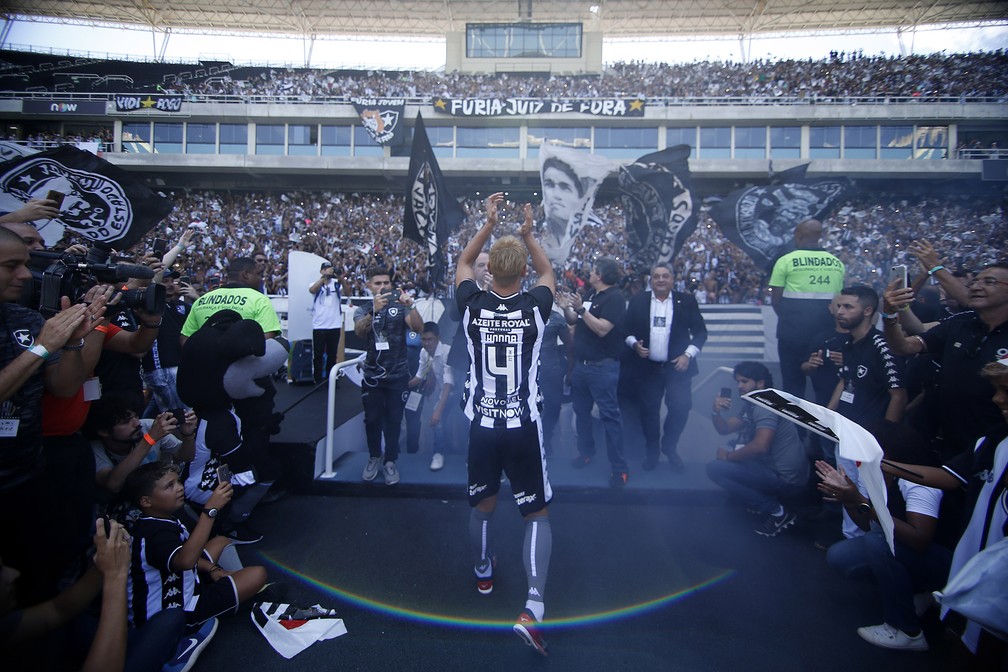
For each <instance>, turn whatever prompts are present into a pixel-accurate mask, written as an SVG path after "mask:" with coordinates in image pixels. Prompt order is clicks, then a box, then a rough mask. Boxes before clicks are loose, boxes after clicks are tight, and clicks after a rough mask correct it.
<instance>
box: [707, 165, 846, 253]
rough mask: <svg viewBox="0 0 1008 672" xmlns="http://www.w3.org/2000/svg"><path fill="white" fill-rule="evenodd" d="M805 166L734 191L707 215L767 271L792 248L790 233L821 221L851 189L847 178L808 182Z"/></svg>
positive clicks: (792, 236)
mask: <svg viewBox="0 0 1008 672" xmlns="http://www.w3.org/2000/svg"><path fill="white" fill-rule="evenodd" d="M807 169H808V164H804V165H801V166H796V167H794V168H791V169H788V170H785V171H784V172H782V173H778V174H777V175H776V176H775V177H774V178H773V180H772V181H771V182H770V184H764V185H758V186H753V187H747V188H745V189H739V190H737V191H733V192H731V193H730V194H728V195H727V196H725V198H724V200H722V201H721V202H720V203H718V204H717V205H715V206H714V207H713V208H711V211H710V216H711V219H713V220H714V221H715V222H717V224H718V226H720V227H721V231H722V232H723V233H724V234H725V237H727V238H728V240H730V241H732V242H733V243H735V244H736V245H738V246H739V247H741V248H742V250H743V251H744V252H745V253H746V254H748V255H749V257H750V258H751V259H752V260H753V261H754V262H755V263H756V265H757V266H759V267H761V268H764V269H766V270H767V271H769V270H770V269H771V268H773V264H774V261H776V260H777V257H779V256H780V255H782V254H784V253H785V252H788V251H789V250H791V249H792V247H793V245H794V230H795V227H796V226H798V224H799V223H801V222H803V221H805V220H806V219H819V220H821V219H822V218H823V217H825V216H826V215H827V214H829V212H830V211H831V210H832V209H833V208H834V207H835V206H836V205H837V203H839V202H840V200H841V199H842V198H843V197H844V196H845V195H846V194H847V193H848V192H849V191H850V190H851V189H853V183H852V182H851V181H850V179H849V178H846V177H821V178H814V179H808V178H806V177H805V171H806V170H807Z"/></svg>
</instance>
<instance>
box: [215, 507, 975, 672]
mask: <svg viewBox="0 0 1008 672" xmlns="http://www.w3.org/2000/svg"><path fill="white" fill-rule="evenodd" d="M390 494H391V493H390ZM606 495H607V493H604V492H603V493H601V494H600V495H599V498H598V500H597V501H595V502H585V501H582V500H580V499H579V501H569V502H565V501H563V500H562V499H558V500H557V501H556V502H555V504H554V506H553V507H552V508H551V515H552V517H553V531H554V536H553V539H554V545H553V559H552V563H551V566H550V574H549V585H548V591H547V596H546V598H547V599H546V601H547V620H549V619H559V620H560V621H561V623H564V622H565V621H566V624H562V625H557V626H552V627H550V628H548V630H547V631H546V638H547V640H548V642H549V645H550V656H549V658H548V659H543V658H540V657H539V656H537V655H536V654H535V653H533V652H532V650H531V649H530V648H528V647H526V646H524V645H523V644H522V643H521V641H520V640H519V639H518V638H517V637H516V636H515V635H514V634H513V633H512V632H511V631H510V623H511V622H512V621H513V619H514V618H515V617H516V616H517V614H518V612H519V611H520V609H521V608H522V606H523V603H524V591H525V576H524V569H523V568H522V562H521V556H520V544H521V538H522V533H523V528H522V522H521V520H520V518H519V516H518V514H517V511H516V509H515V507H514V505H513V504H512V503H511V501H509V500H505V499H503V498H502V501H501V507H500V508H499V510H498V514H497V516H496V518H495V519H494V527H493V528H492V532H493V535H494V536H493V543H494V546H495V547H496V549H497V552H498V558H499V562H498V568H497V579H496V582H495V589H494V592H493V594H492V595H490V596H481V595H479V594H478V593H477V592H476V590H475V586H474V583H473V578H472V572H471V559H470V556H469V549H468V543H467V537H466V524H467V520H468V515H469V511H468V506H467V505H466V503H465V502H464V501H462V500H458V499H452V500H450V501H440V500H437V499H422V498H409V499H402V498H395V497H391V496H390V497H367V498H357V497H310V496H292V497H288V498H287V499H285V500H282V501H281V502H278V503H276V504H273V505H271V506H268V507H264V508H263V509H261V510H260V511H258V512H257V513H256V514H255V520H254V523H255V525H256V526H257V527H258V528H260V529H261V530H262V531H263V532H265V533H266V538H265V540H264V541H263V542H261V543H259V544H256V545H253V546H244V547H242V548H241V550H240V554H241V556H242V558H243V559H244V561H245V562H246V564H254V563H257V562H262V563H264V564H266V565H267V566H268V567H269V569H270V574H271V577H272V578H275V579H279V580H282V581H285V582H286V583H287V584H288V595H287V597H288V599H289V601H291V602H294V603H297V604H303V605H309V604H314V603H316V602H321V603H322V604H323V605H326V606H332V607H335V608H336V609H337V610H338V611H339V613H340V615H341V616H342V618H343V619H344V620H345V623H346V626H347V628H348V630H349V634H347V635H345V636H343V637H340V638H337V639H335V640H332V641H327V642H320V643H317V644H315V645H313V646H311V647H310V648H309V649H307V650H306V651H304V652H303V653H301V654H300V655H298V656H297V657H295V658H294V659H292V660H289V661H288V660H285V659H283V658H282V657H280V656H279V655H278V654H276V653H275V652H274V651H273V650H272V649H271V648H270V646H269V645H268V644H267V642H266V640H265V639H264V638H263V637H262V636H261V635H260V634H259V632H258V631H257V630H256V629H255V628H254V626H253V625H252V623H251V621H250V619H249V615H248V612H247V611H244V612H242V613H241V614H240V615H238V616H233V617H229V618H225V619H222V623H221V627H220V630H219V632H218V634H217V636H216V638H215V639H214V641H213V642H211V644H210V646H209V647H208V649H207V651H206V652H205V653H204V654H203V656H202V657H201V659H200V660H199V661H198V663H197V665H196V667H195V670H196V672H206V671H209V670H218V671H219V670H224V669H237V670H249V671H252V670H270V671H272V670H295V669H299V670H300V669H307V670H315V669H317V670H403V671H408V670H436V671H438V672H451V671H453V670H458V671H466V672H488V671H495V670H516V671H517V670H538V669H551V670H571V671H575V670H577V671H581V670H635V671H646V670H768V671H769V670H774V671H785V670H795V671H799V670H800V671H804V670H817V671H823V672H825V671H829V670H837V671H843V672H847V671H848V670H850V669H858V670H891V671H892V672H898V671H900V670H907V671H911V670H912V671H913V672H923V671H926V670H949V669H968V666H969V659H968V657H966V656H965V655H964V653H963V650H962V649H961V647H960V646H959V645H958V643H957V642H955V641H953V640H951V639H949V638H947V637H946V636H945V635H944V632H943V630H944V629H943V627H942V626H941V625H940V624H939V623H938V621H937V618H936V616H935V615H934V612H932V613H931V614H930V615H929V617H928V620H927V623H926V629H925V632H926V634H927V635H928V638H929V640H930V642H931V647H932V650H931V651H930V652H928V653H923V654H919V653H902V652H891V651H885V650H882V649H878V648H875V647H873V646H871V645H869V644H867V643H865V642H863V641H862V640H861V639H860V638H859V637H858V636H857V633H856V632H855V630H856V628H857V627H858V626H861V625H871V624H875V623H878V622H880V621H881V615H880V614H881V612H880V609H879V606H878V603H877V599H876V598H875V597H874V595H873V592H872V590H871V588H870V586H869V585H868V584H858V583H854V582H851V581H848V580H845V579H843V578H842V577H840V576H838V575H836V574H835V573H833V572H832V571H831V570H830V569H829V567H827V566H826V564H825V555H824V554H823V553H822V552H821V551H818V550H816V549H815V548H813V546H812V543H811V542H812V539H813V537H814V536H815V534H816V532H815V531H813V530H812V529H810V527H809V525H808V524H806V525H805V526H804V527H801V526H800V527H798V528H796V529H792V530H789V531H788V532H786V533H785V534H784V535H782V536H781V537H778V538H776V539H764V538H762V537H758V536H757V535H756V534H755V533H754V532H753V531H752V529H751V528H752V526H753V525H754V524H755V522H756V521H755V520H754V519H752V518H751V517H750V516H749V515H748V514H746V513H745V512H743V511H739V510H736V509H735V508H734V507H730V506H729V505H728V504H727V503H719V502H716V501H715V502H713V503H712V502H711V501H706V502H704V503H702V504H698V505H689V504H661V503H658V504H648V503H635V502H628V501H625V500H623V501H621V500H619V499H614V498H611V497H608V496H606ZM281 566H287V567H290V568H291V569H292V570H294V572H296V573H293V572H288V571H286V570H285V569H283V568H282V567H281ZM305 577H309V578H310V580H309V578H305ZM351 595H353V596H358V597H351ZM676 595H678V597H675V596H676ZM417 614H428V615H430V617H426V616H423V615H417ZM435 618H447V619H449V621H448V622H435V621H434V620H433V619H435ZM485 621H490V622H497V623H498V624H499V625H497V626H481V625H479V624H480V623H481V622H485Z"/></svg>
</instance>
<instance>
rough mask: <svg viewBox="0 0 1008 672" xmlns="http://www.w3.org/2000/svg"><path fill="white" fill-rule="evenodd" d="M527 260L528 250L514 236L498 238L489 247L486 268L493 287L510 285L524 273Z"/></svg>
mask: <svg viewBox="0 0 1008 672" xmlns="http://www.w3.org/2000/svg"><path fill="white" fill-rule="evenodd" d="M527 259H528V249H526V248H525V243H523V242H522V241H520V240H519V239H518V238H516V237H515V236H504V237H503V238H499V239H498V240H497V242H495V243H494V244H493V245H492V246H491V247H490V260H489V261H488V262H487V268H489V269H490V273H491V274H493V278H494V285H498V284H499V285H504V286H508V285H512V284H514V283H515V282H517V280H518V278H520V277H521V276H522V274H523V273H524V272H525V268H526V266H525V264H526V261H527Z"/></svg>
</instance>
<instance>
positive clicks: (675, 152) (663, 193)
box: [619, 145, 697, 273]
mask: <svg viewBox="0 0 1008 672" xmlns="http://www.w3.org/2000/svg"><path fill="white" fill-rule="evenodd" d="M689 155H690V148H689V145H677V146H675V147H669V148H668V149H663V150H661V151H660V152H654V153H652V154H647V155H645V156H642V157H640V158H639V159H637V160H636V161H634V162H633V163H631V164H630V165H628V166H620V171H619V191H620V201H621V203H622V205H623V212H624V213H625V216H626V241H627V254H628V255H629V260H630V267H631V269H632V270H633V271H634V272H636V273H645V272H647V271H650V270H651V267H652V266H654V265H655V264H656V263H658V262H666V263H668V262H670V261H672V259H673V258H674V257H675V256H676V254H677V253H678V252H679V249H680V248H681V247H682V246H683V243H684V242H685V241H686V239H687V238H689V236H690V234H691V233H693V231H694V230H695V229H696V226H697V212H696V207H694V202H693V194H692V192H691V191H690V172H689Z"/></svg>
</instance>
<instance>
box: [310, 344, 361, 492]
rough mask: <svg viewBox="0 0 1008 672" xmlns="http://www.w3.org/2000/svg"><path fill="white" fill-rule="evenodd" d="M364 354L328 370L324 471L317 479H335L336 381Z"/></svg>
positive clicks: (358, 362) (359, 361)
mask: <svg viewBox="0 0 1008 672" xmlns="http://www.w3.org/2000/svg"><path fill="white" fill-rule="evenodd" d="M365 356H366V353H361V354H360V355H358V356H357V357H354V358H353V359H348V360H346V361H345V362H340V363H339V364H337V365H335V366H334V367H332V368H331V369H330V370H329V398H328V399H327V401H326V442H325V469H324V471H323V472H322V473H321V474H320V475H319V478H335V477H336V472H335V471H333V468H332V465H333V431H334V429H335V428H334V427H333V423H335V422H336V381H337V380H338V379H339V378H343V377H345V376H346V369H348V368H349V367H351V366H357V365H358V364H360V363H361V362H363V361H364V357H365Z"/></svg>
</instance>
